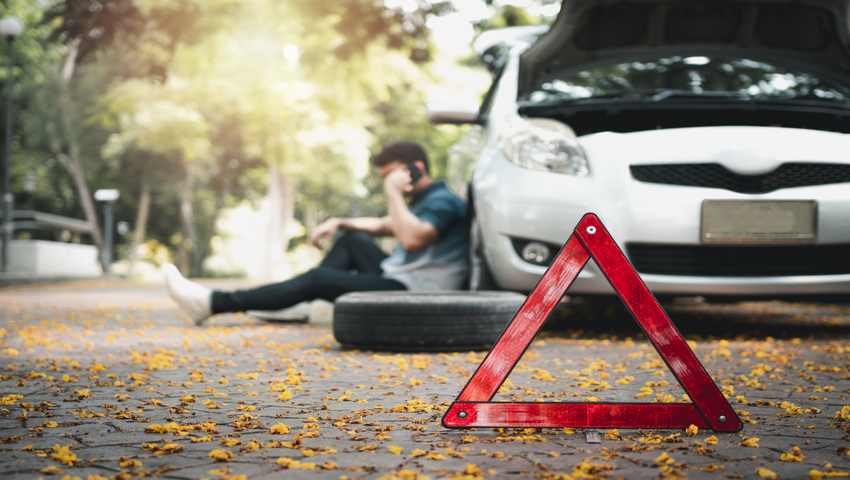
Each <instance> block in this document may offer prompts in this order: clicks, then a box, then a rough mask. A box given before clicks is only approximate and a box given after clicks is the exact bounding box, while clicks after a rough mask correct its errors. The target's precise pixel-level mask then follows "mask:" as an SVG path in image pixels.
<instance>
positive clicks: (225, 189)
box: [192, 157, 230, 277]
mask: <svg viewBox="0 0 850 480" xmlns="http://www.w3.org/2000/svg"><path fill="white" fill-rule="evenodd" d="M223 158H227V157H223ZM221 172H222V175H223V177H222V181H221V189H220V190H219V192H218V197H217V198H216V199H215V209H214V210H213V215H212V220H210V228H209V229H208V230H207V235H206V236H205V237H204V238H203V240H202V241H200V242H199V243H198V247H197V248H195V251H194V252H193V255H192V276H193V277H200V276H201V275H202V274H203V264H204V260H205V259H206V258H207V256H208V255H209V254H210V251H211V250H212V248H211V245H210V242H211V241H212V238H213V237H214V236H215V231H216V230H215V225H216V223H218V216H219V215H220V214H221V210H222V208H224V202H225V200H227V196H228V195H230V174H229V170H228V167H227V164H226V163H223V165H222V167H221Z"/></svg>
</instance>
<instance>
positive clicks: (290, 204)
mask: <svg viewBox="0 0 850 480" xmlns="http://www.w3.org/2000/svg"><path fill="white" fill-rule="evenodd" d="M543 3H547V2H545V1H544V2H543ZM0 10H2V12H0V13H2V15H3V16H5V15H15V16H18V17H19V18H21V19H22V20H23V21H24V23H25V24H26V26H27V28H26V29H25V31H24V34H23V35H22V36H21V37H19V38H18V39H17V40H16V43H15V59H14V63H15V65H16V67H15V69H14V70H13V71H12V72H8V71H6V70H5V69H3V68H0V77H3V78H2V79H0V80H3V79H4V78H5V76H6V75H9V74H12V75H14V76H15V90H14V92H13V93H14V96H15V105H16V109H15V117H14V122H15V139H14V143H13V160H12V175H13V191H14V193H15V196H16V199H15V204H16V208H18V209H23V208H32V209H35V210H39V211H44V212H49V213H56V214H60V215H66V216H71V217H77V218H83V219H85V220H87V221H88V222H89V223H90V224H91V225H93V226H94V234H93V235H92V238H91V239H83V241H91V242H92V243H94V244H96V245H98V247H99V248H101V249H103V248H104V245H103V241H102V236H103V235H102V232H101V230H100V228H101V227H100V226H99V225H100V221H99V218H98V212H97V205H95V203H94V202H93V200H92V192H93V191H94V190H96V189H99V188H118V189H119V190H120V191H121V198H120V200H119V202H118V204H117V205H116V217H117V220H118V221H119V223H120V224H121V225H122V228H119V235H118V236H117V237H116V239H117V241H118V250H119V252H118V255H117V258H119V259H124V261H125V263H126V264H127V267H126V268H125V273H128V274H130V275H132V274H133V265H134V264H135V263H136V262H137V261H138V260H141V259H145V260H148V261H151V262H153V263H155V264H158V263H162V262H165V261H174V262H176V263H177V264H178V266H179V267H180V268H181V270H183V271H184V273H187V274H190V275H192V276H201V275H212V274H244V273H246V272H247V271H249V270H251V268H250V267H245V269H244V270H240V269H241V268H243V266H242V265H241V264H242V263H244V261H242V260H240V259H239V258H236V257H233V258H230V257H228V255H230V254H228V253H223V254H222V253H221V252H219V254H217V255H218V257H222V255H223V257H225V258H224V259H223V260H222V258H219V259H218V261H217V262H212V263H211V262H208V261H206V260H208V259H209V258H210V256H211V255H213V254H214V253H216V251H219V250H220V251H226V250H227V249H226V248H225V247H226V246H227V245H228V242H230V241H231V240H234V241H235V237H236V236H239V235H242V236H247V237H254V238H253V240H255V241H256V243H255V244H256V245H262V252H254V253H256V255H259V256H260V258H262V261H260V262H257V265H256V266H255V267H254V269H253V270H252V271H251V273H252V274H253V275H255V276H258V277H262V278H266V279H269V278H282V277H286V276H288V275H289V274H290V273H291V272H290V271H288V270H287V264H288V263H289V264H292V262H291V261H290V262H287V258H285V254H286V252H287V251H290V252H291V251H293V250H298V249H301V250H302V253H303V252H304V251H306V250H309V249H307V247H306V246H305V243H306V233H307V232H308V231H309V230H310V229H311V228H312V227H314V226H315V225H317V224H318V223H319V222H321V221H323V220H324V219H326V218H328V217H330V216H350V215H353V216H357V215H383V214H385V213H386V210H385V205H384V202H383V198H382V195H381V192H382V189H381V182H380V179H379V178H377V177H376V176H374V174H373V173H371V172H370V169H369V165H368V158H369V156H370V154H372V153H375V152H376V151H377V150H379V149H380V146H381V145H382V144H384V143H387V142H390V141H395V140H400V139H407V140H412V141H417V142H420V143H422V144H423V145H424V146H425V147H426V150H427V151H428V152H429V153H430V154H431V156H432V158H431V161H432V176H436V177H440V176H442V175H443V174H444V173H445V159H446V154H445V150H446V149H447V148H448V147H449V146H450V145H451V144H452V143H453V141H454V140H455V139H456V138H457V136H458V135H459V134H460V133H461V129H458V128H454V127H442V128H437V127H434V126H431V125H429V124H428V123H427V121H426V118H425V108H424V105H425V103H426V100H427V97H428V90H429V88H430V87H432V86H434V85H438V84H440V83H441V82H444V80H441V79H440V78H439V75H437V74H435V71H434V68H432V65H433V64H434V59H435V55H438V52H436V49H435V47H434V44H433V41H432V40H433V39H432V35H431V31H430V29H429V28H428V21H429V19H431V18H435V17H438V16H440V15H444V14H447V13H451V12H452V11H453V6H452V4H451V2H448V1H445V2H426V1H424V0H408V1H406V2H398V1H389V0H386V1H382V0H334V1H324V0H321V1H320V0H316V1H310V2H305V1H301V0H73V1H72V0H43V1H40V2H32V1H31V0H6V2H5V3H4V4H2V5H0ZM533 21H539V18H537V17H533V16H530V15H529V14H528V13H527V12H525V11H524V10H523V9H521V8H518V7H514V6H511V5H506V6H501V7H500V9H498V10H497V14H496V15H494V16H493V17H491V18H489V19H486V20H484V21H482V22H481V23H480V25H479V28H481V29H487V28H493V27H497V26H502V25H513V24H526V23H529V22H533ZM477 78H481V77H477ZM478 83H480V85H477V87H475V88H477V90H475V88H473V92H476V93H474V94H479V93H480V92H482V91H483V90H484V89H485V88H486V87H487V82H486V77H485V81H484V82H478ZM29 172H32V174H31V175H30V176H31V177H32V176H35V177H36V178H37V182H36V187H35V189H34V190H32V189H30V190H31V191H27V189H25V188H24V185H23V180H22V179H23V178H25V177H26V175H27V174H28V173H29ZM252 212H253V213H252ZM247 219H253V220H251V221H253V222H254V227H256V228H254V229H253V230H251V231H249V230H250V229H249V228H248V227H247V226H246V225H247V224H248V223H250V222H249V221H248V220H247ZM246 222H247V223H246ZM257 237H260V238H257ZM51 239H52V238H51ZM66 240H67V239H66ZM305 249H306V250H305ZM233 250H234V245H231V246H230V251H231V252H232V251H233ZM255 250H256V249H255ZM307 256H308V257H310V256H312V258H313V260H315V257H316V256H317V255H316V252H312V253H308V254H307ZM231 257H232V255H231ZM295 268H296V269H298V268H299V267H297V266H296V267H295Z"/></svg>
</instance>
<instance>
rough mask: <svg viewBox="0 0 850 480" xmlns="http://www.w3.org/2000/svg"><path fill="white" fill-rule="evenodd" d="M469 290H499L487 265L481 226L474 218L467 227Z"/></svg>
mask: <svg viewBox="0 0 850 480" xmlns="http://www.w3.org/2000/svg"><path fill="white" fill-rule="evenodd" d="M469 289H470V290H471V291H479V290H499V287H498V286H497V285H496V282H495V281H494V280H493V275H492V274H491V273H490V268H489V266H488V265H487V259H486V258H485V255H484V239H483V238H482V237H481V226H480V225H479V224H478V219H477V218H475V217H473V218H472V222H471V223H470V225H469Z"/></svg>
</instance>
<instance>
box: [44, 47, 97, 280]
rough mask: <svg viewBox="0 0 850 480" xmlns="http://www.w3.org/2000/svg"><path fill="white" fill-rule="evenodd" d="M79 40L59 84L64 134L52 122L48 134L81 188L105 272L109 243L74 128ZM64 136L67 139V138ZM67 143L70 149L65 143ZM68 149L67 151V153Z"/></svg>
mask: <svg viewBox="0 0 850 480" xmlns="http://www.w3.org/2000/svg"><path fill="white" fill-rule="evenodd" d="M79 43H80V42H79V39H77V40H74V41H73V42H71V44H70V50H69V52H68V57H67V58H66V59H65V64H64V65H63V67H62V72H61V82H60V87H59V102H58V106H59V117H60V119H61V121H62V129H63V130H64V132H62V134H60V133H59V132H57V131H56V128H55V127H54V126H53V124H52V123H51V122H48V123H47V125H46V127H47V133H48V135H49V138H50V149H51V151H53V154H54V155H56V158H57V160H59V163H61V164H62V166H64V167H65V169H66V170H68V174H70V175H71V179H72V180H73V182H74V186H75V187H76V190H77V195H78V196H79V198H80V206H81V207H82V208H83V214H84V215H85V217H86V221H88V222H89V225H90V226H91V229H92V231H91V236H92V240H93V241H94V244H95V245H96V246H97V248H98V250H99V251H100V262H101V266H102V267H103V271H104V272H105V271H106V270H107V267H108V266H107V265H105V264H104V263H103V262H104V261H105V260H106V245H104V243H103V234H102V232H101V230H100V226H99V225H98V223H97V211H96V210H95V207H94V202H93V201H92V198H91V194H90V193H89V188H88V186H87V185H86V175H85V171H84V170H83V163H82V160H81V159H80V146H79V143H78V142H77V136H76V135H75V134H74V133H73V131H72V129H71V109H72V108H73V105H72V101H71V93H70V88H69V84H70V83H71V78H73V76H74V67H75V64H76V61H77V51H78V47H79ZM63 137H64V141H63ZM66 144H67V149H66V148H65V147H64V145H66ZM66 150H67V152H66Z"/></svg>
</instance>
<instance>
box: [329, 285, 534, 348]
mask: <svg viewBox="0 0 850 480" xmlns="http://www.w3.org/2000/svg"><path fill="white" fill-rule="evenodd" d="M524 301H525V295H521V294H519V293H515V292H476V293H472V292H463V291H451V292H409V291H391V292H355V293H348V294H345V295H342V296H341V297H339V298H337V299H336V301H335V302H334V322H333V332H334V337H335V338H336V340H337V341H338V342H339V343H341V344H342V345H343V346H344V347H347V348H357V349H368V350H389V351H458V350H480V349H486V348H489V347H490V346H492V345H493V344H494V343H495V342H496V340H498V339H499V336H500V335H501V334H502V332H503V331H504V330H505V328H506V327H507V326H508V324H509V323H510V322H511V320H512V319H513V318H514V315H516V312H517V311H518V310H519V308H520V307H521V306H522V303H523V302H524Z"/></svg>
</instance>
